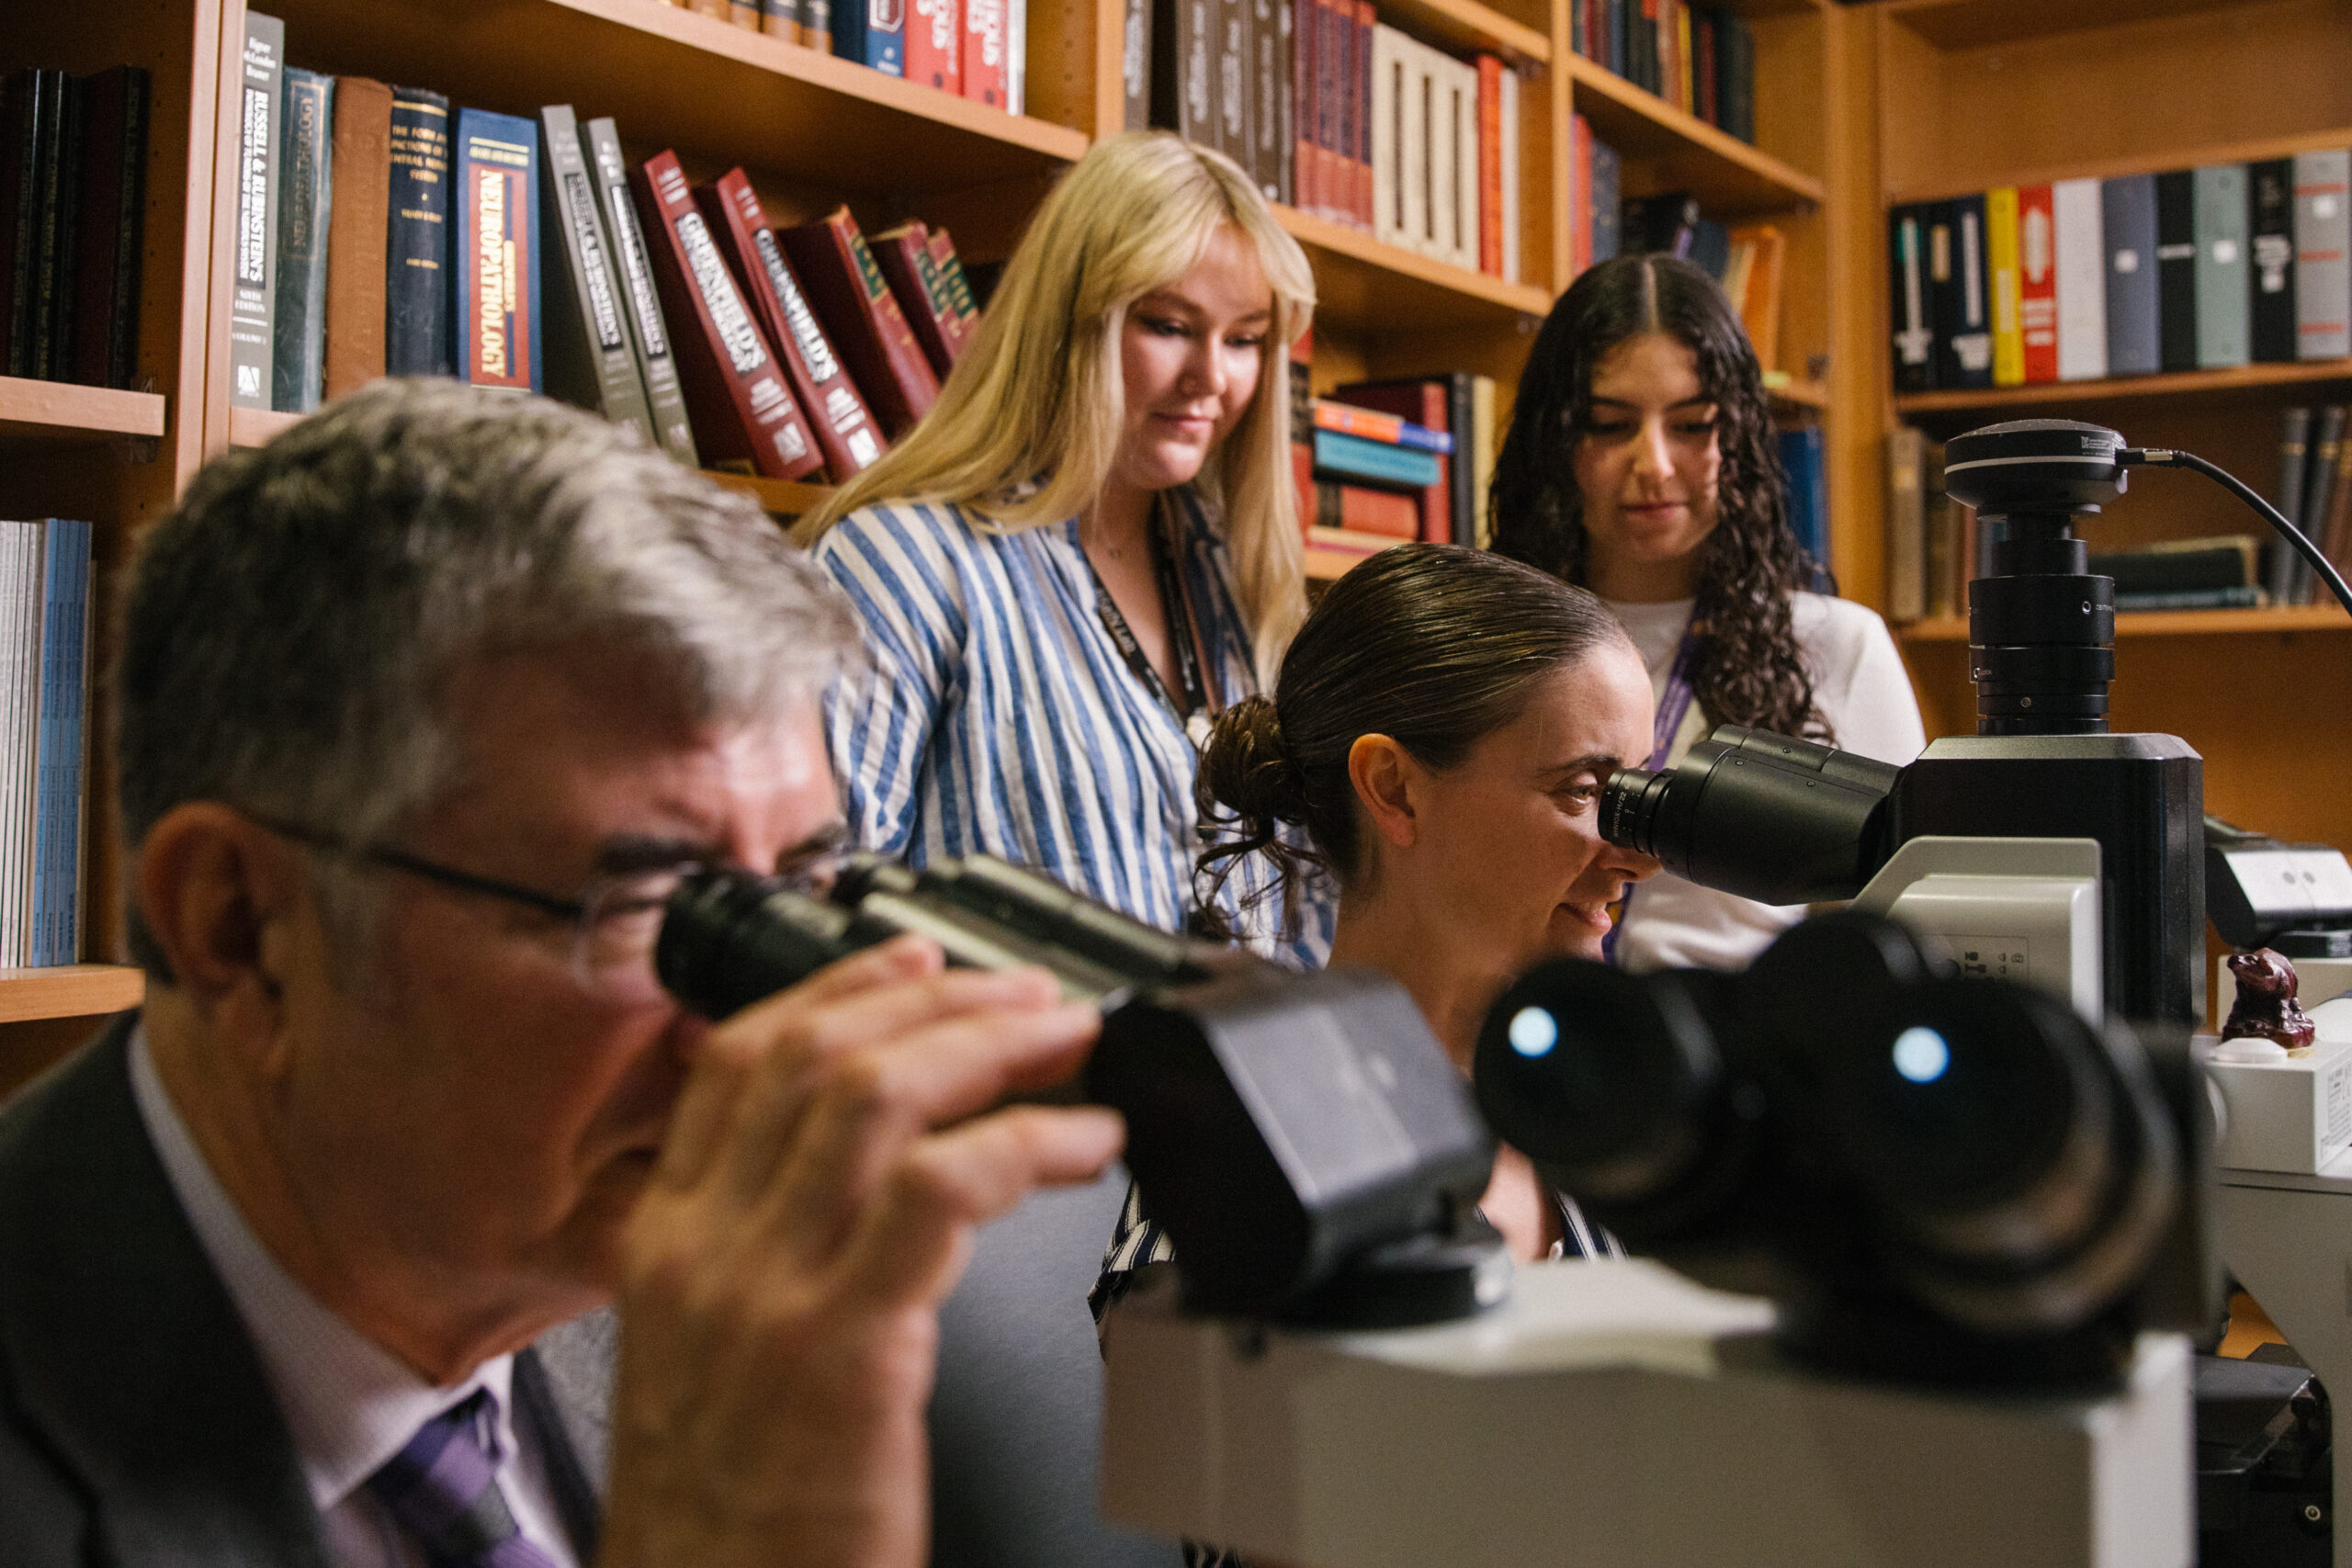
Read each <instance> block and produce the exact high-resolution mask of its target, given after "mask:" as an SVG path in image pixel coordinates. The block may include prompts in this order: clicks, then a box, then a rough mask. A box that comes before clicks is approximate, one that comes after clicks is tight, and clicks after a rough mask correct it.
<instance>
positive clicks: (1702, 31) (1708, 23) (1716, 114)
mask: <svg viewBox="0 0 2352 1568" xmlns="http://www.w3.org/2000/svg"><path fill="white" fill-rule="evenodd" d="M1691 53H1692V54H1694V55H1696V56H1698V59H1697V60H1696V61H1695V62H1693V64H1694V65H1695V66H1696V68H1697V70H1698V78H1697V80H1696V81H1695V82H1694V83H1692V87H1693V89H1694V90H1693V92H1692V93H1691V100H1692V102H1693V103H1694V104H1696V105H1697V107H1698V114H1699V118H1701V119H1703V120H1705V121H1706V122H1707V123H1708V124H1709V125H1721V124H1723V122H1724V121H1723V106H1722V105H1721V104H1719V103H1717V102H1716V101H1715V17H1714V13H1713V12H1712V11H1693V12H1691Z"/></svg>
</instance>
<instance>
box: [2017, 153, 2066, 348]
mask: <svg viewBox="0 0 2352 1568" xmlns="http://www.w3.org/2000/svg"><path fill="white" fill-rule="evenodd" d="M2018 332H2019V333H2020V334H2022V335H2023V337H2024V338H2025V378H2026V380H2027V381H2028V382H2029V383H2031V382H2035V381H2055V380H2056V379H2058V224H2057V220H2056V219H2055V217H2054V216H2053V215H2052V212H2051V207H2050V187H2049V186H2046V185H2041V186H2018Z"/></svg>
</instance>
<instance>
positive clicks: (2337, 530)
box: [1886, 408, 2352, 621]
mask: <svg viewBox="0 0 2352 1568" xmlns="http://www.w3.org/2000/svg"><path fill="white" fill-rule="evenodd" d="M2345 422H2346V411H2345V410H2344V409H2342V408H2329V409H2322V410H2319V411H2317V412H2316V413H2314V411H2312V410H2310V409H2294V410H2290V411H2289V412H2288V416H2287V418H2286V420H2285V422H2284V429H2283V431H2282V439H2281V441H2280V443H2279V459H2280V475H2279V483H2278V494H2277V495H2276V497H2275V498H2274V499H2275V500H2276V502H2277V504H2278V510H2279V511H2280V512H2282V513H2286V515H2287V516H2289V517H2290V518H2291V519H2294V520H2295V522H2296V524H2297V525H2298V526H2299V527H2301V529H2302V531H2303V533H2304V534H2305V535H2306V536H2309V537H2310V538H2311V539H2312V542H2313V543H2314V544H2316V545H2320V546H2321V547H2323V551H2324V554H2325V555H2326V556H2327V558H2328V559H2329V560H2330V561H2331V562H2333V563H2334V564H2335V566H2336V568H2337V570H2344V569H2345V568H2346V566H2347V565H2352V441H2346V440H2345V439H2344V434H2345ZM1886 459H1887V470H1886V486H1887V508H1886V529H1887V533H1886V607H1887V618H1888V619H1890V620H1894V621H1910V620H1917V619H1919V618H1921V617H1923V616H1937V615H1964V614H1966V613H1967V610H1968V584H1969V582H1970V581H1973V579H1975V578H1978V577H1983V576H1985V575H1986V574H1988V573H1989V572H1991V571H1992V570H1993V559H1992V547H1993V546H1994V544H1996V542H1997V540H1998V534H1997V530H1998V529H1999V528H2000V526H2001V525H2000V524H1999V523H1997V522H1996V523H1992V524H1979V523H1978V522H1977V521H1976V518H1975V514H1974V513H1972V512H1971V511H1970V510H1969V509H1968V508H1967V507H1965V506H1962V505H1961V504H1960V503H1959V502H1956V501H1954V500H1953V499H1952V498H1951V496H1949V495H1947V494H1945V493H1944V481H1943V465H1944V448H1943V444H1942V443H1941V442H1937V441H1930V440H1928V438H1927V437H1926V436H1925V435H1924V434H1921V433H1920V432H1919V431H1917V430H1916V429H1913V428H1911V427H1908V426H1904V427H1899V428H1897V429H1896V430H1894V432H1892V433H1891V434H1889V435H1888V436H1887V445H1886ZM2089 570H2091V572H2092V573H2093V574H2095V575H2097V576H2101V577H2107V578H2111V579H2113V580H2114V582H2115V607H2116V609H2117V610H2118V611H2119V612H2127V613H2128V612H2133V611H2143V610H2229V609H2258V608H2262V607H2264V606H2267V605H2273V604H2309V603H2311V602H2312V599H2313V597H2314V589H2315V588H2316V586H2317V585H2316V583H2315V581H2314V574H2313V573H2312V570H2311V569H2310V567H2309V565H2308V564H2307V563H2305V562H2304V561H2303V560H2302V558H2301V556H2299V555H2297V554H2296V553H2295V552H2294V551H2293V550H2292V549H2291V548H2290V547H2288V546H2287V545H2286V544H2285V543H2284V542H2283V541H2281V540H2278V539H2275V538H2274V539H2257V538H2256V537H2255V536H2253V535H2251V534H2230V535H2223V536H2215V537H2208V538H2193V539H2165V540H2160V541H2158V542H2156V543H2154V544H2150V545H2143V546H2139V547H2134V548H2131V549H2120V550H2102V551H2094V552H2093V553H2092V555H2091V557H2090V568H2089Z"/></svg>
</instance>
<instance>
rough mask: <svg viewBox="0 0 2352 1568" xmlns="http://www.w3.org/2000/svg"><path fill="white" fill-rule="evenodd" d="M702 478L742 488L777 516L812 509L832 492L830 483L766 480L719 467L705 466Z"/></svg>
mask: <svg viewBox="0 0 2352 1568" xmlns="http://www.w3.org/2000/svg"><path fill="white" fill-rule="evenodd" d="M702 477H703V478H705V479H710V480H713V481H715V482H717V483H718V484H722V485H725V486H726V487H727V488H728V489H729V490H734V491H742V492H743V493H744V494H745V495H748V496H750V497H751V498H752V500H753V501H756V502H759V503H760V504H761V505H762V506H763V507H765V508H767V510H768V511H770V512H772V513H775V514H776V515H777V516H778V517H797V516H799V515H800V514H801V513H804V512H813V511H815V510H816V509H817V508H818V507H819V506H820V505H822V504H823V503H824V500H825V498H826V497H827V496H829V495H831V494H832V493H833V487H832V486H831V485H804V484H796V483H794V482H793V481H792V480H789V479H760V478H758V477H756V476H754V475H752V474H723V473H720V472H719V471H718V469H716V468H705V469H704V470H703V471H702Z"/></svg>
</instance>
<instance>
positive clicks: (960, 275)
mask: <svg viewBox="0 0 2352 1568" xmlns="http://www.w3.org/2000/svg"><path fill="white" fill-rule="evenodd" d="M930 245H931V265H933V266H934V267H936V268H938V269H939V281H940V285H941V287H943V288H945V289H946V290H947V300H948V303H949V304H951V305H954V306H955V307H956V327H957V330H959V331H960V332H962V333H963V334H964V341H965V342H966V343H969V342H971V341H972V339H973V338H974V337H975V336H976V335H978V333H979V330H980V302H979V301H978V299H974V298H973V297H972V280H971V279H970V278H968V277H966V276H964V264H963V263H962V262H961V261H959V260H957V259H956V242H955V241H953V240H951V239H949V238H948V237H947V231H946V230H944V229H933V231H931V242H930Z"/></svg>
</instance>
